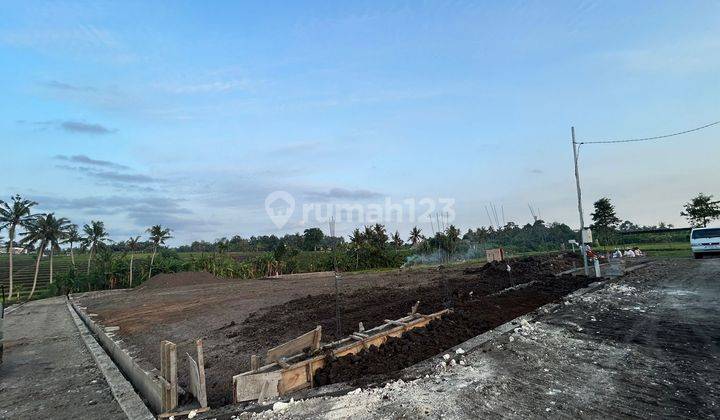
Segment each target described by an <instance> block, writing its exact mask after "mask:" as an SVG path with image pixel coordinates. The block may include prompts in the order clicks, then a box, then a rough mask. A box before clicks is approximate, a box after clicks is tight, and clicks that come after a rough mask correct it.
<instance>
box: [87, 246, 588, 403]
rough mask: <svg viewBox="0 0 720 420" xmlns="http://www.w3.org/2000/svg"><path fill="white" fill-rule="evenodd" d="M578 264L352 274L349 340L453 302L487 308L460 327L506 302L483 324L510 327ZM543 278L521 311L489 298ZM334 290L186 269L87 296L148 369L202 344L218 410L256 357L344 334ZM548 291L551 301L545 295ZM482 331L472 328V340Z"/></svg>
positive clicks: (320, 277)
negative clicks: (167, 353)
mask: <svg viewBox="0 0 720 420" xmlns="http://www.w3.org/2000/svg"><path fill="white" fill-rule="evenodd" d="M577 264H578V261H577V260H576V259H575V257H574V256H572V255H557V256H543V257H529V258H525V259H520V260H516V261H511V262H510V266H511V268H512V269H511V271H510V272H508V271H507V270H506V268H507V266H506V265H505V264H498V263H495V264H488V265H484V266H482V265H476V266H467V267H458V266H455V267H447V268H443V267H440V268H420V269H404V270H392V271H386V272H375V273H349V274H343V276H342V279H341V280H340V284H339V288H340V308H341V326H342V330H341V334H340V335H342V336H344V335H347V334H349V333H351V332H353V331H356V330H357V326H358V322H363V324H364V326H365V327H366V328H372V327H373V326H376V325H379V324H380V323H382V322H383V320H384V319H387V318H391V319H394V318H399V317H402V316H404V315H406V314H407V312H408V311H409V309H410V307H411V306H412V305H413V304H414V303H415V302H416V301H418V300H419V301H420V302H421V303H420V308H419V310H420V312H422V313H430V312H434V311H437V310H440V309H442V308H444V307H450V306H452V307H458V308H464V306H463V305H469V303H468V302H475V303H473V305H480V306H477V308H476V307H474V306H467V309H466V310H462V309H461V310H460V311H458V312H456V315H454V316H453V318H452V320H454V321H453V322H459V320H460V319H461V318H457V317H461V316H463V315H461V314H463V313H466V312H471V311H475V310H476V309H478V310H482V311H483V312H489V313H492V312H493V308H495V306H496V305H498V304H502V305H504V306H503V307H504V308H506V309H504V310H503V311H507V313H505V312H503V313H502V314H499V315H498V316H497V318H496V319H495V318H492V319H484V320H482V322H483V323H487V324H488V325H492V324H493V323H494V322H497V323H501V322H500V320H501V319H505V318H507V316H510V318H513V317H515V316H516V315H512V316H511V314H515V313H516V312H517V313H518V314H521V313H524V312H527V311H528V310H531V309H534V308H535V307H537V306H539V305H541V304H542V303H541V302H544V301H545V300H546V299H554V298H555V297H556V294H557V293H554V292H550V291H548V290H547V289H548V288H549V289H553V288H554V287H555V286H553V285H552V284H551V282H550V279H555V277H554V276H553V273H558V272H561V271H564V270H567V269H569V268H573V267H574V266H576V265H577ZM538 281H539V282H540V284H538V285H537V286H533V287H532V288H528V292H527V293H526V295H533V296H535V294H536V295H537V296H540V298H539V299H536V298H532V299H530V298H528V299H527V300H523V301H522V302H520V303H518V304H517V305H515V304H514V303H513V302H512V299H510V298H509V297H508V298H504V299H510V300H508V301H504V300H503V301H502V302H499V301H494V300H486V299H485V300H484V299H482V297H483V296H488V295H491V294H493V293H496V292H499V291H501V290H503V289H506V288H508V287H511V286H514V285H516V284H521V283H529V282H538ZM533 284H535V283H533ZM572 287H575V286H574V285H573V286H572ZM334 290H335V280H334V276H333V274H332V273H311V274H296V275H286V276H282V277H281V278H276V279H259V280H227V279H217V278H214V277H212V276H209V275H208V274H207V273H179V274H175V275H162V277H161V276H156V277H155V278H153V279H150V280H149V281H148V282H146V283H145V284H144V285H143V286H142V287H138V288H136V289H134V290H128V291H124V292H115V293H93V294H88V295H85V296H80V297H79V299H80V302H81V304H82V305H84V306H87V307H88V311H89V312H92V313H96V314H98V318H99V320H100V322H101V323H102V324H103V325H105V326H112V325H114V326H119V327H120V330H119V331H118V332H117V333H118V334H119V335H120V336H121V337H122V338H123V340H124V341H125V342H126V343H128V344H129V345H130V346H131V350H133V353H134V354H135V355H136V356H138V357H141V358H142V359H143V363H144V364H146V365H147V367H148V368H152V367H157V366H159V343H160V341H161V340H170V341H173V342H175V343H177V344H178V352H179V354H182V352H185V351H188V352H191V351H192V350H191V347H190V346H191V343H192V342H193V341H194V340H195V339H197V338H203V340H204V343H205V363H206V376H207V384H208V398H209V402H210V405H211V406H215V407H217V406H221V405H225V404H228V403H230V402H231V382H232V376H233V375H236V374H238V373H241V372H244V371H246V370H248V369H249V359H250V355H252V354H257V355H260V356H261V357H262V355H264V354H265V352H267V350H268V349H269V348H271V347H274V346H276V345H278V344H280V343H282V342H284V341H287V340H289V339H292V338H294V337H296V336H298V335H300V334H302V333H304V332H307V331H309V330H310V329H313V328H315V326H317V325H321V326H322V327H323V341H325V342H327V341H332V340H334V339H336V338H338V337H337V334H336V323H335V322H336V321H335V313H336V309H335V297H334ZM562 290H565V288H562ZM548 293H549V294H550V295H551V296H550V297H547V298H542V296H545V294H548ZM558 293H563V294H564V293H567V292H562V291H560V292H558ZM526 295H522V296H526ZM510 296H515V295H510ZM544 299H545V300H544ZM458 305H459V306H458ZM477 322H480V321H477ZM503 322H504V321H503ZM476 327H477V325H476ZM433 328H434V327H433ZM476 330H477V328H474V327H467V328H466V330H465V332H464V333H463V334H465V335H467V334H472V333H473V332H474V331H476ZM463 336H464V335H463ZM442 343H444V342H439V343H438V345H444V344H442ZM451 345H452V344H450V345H448V346H447V347H449V346H451ZM441 350H442V349H440V350H438V351H441ZM428 351H430V350H428ZM436 353H437V351H436ZM406 363H409V362H406ZM338 378H339V377H338ZM179 380H180V384H181V385H185V384H186V380H187V378H184V377H182V376H181V377H180V378H179Z"/></svg>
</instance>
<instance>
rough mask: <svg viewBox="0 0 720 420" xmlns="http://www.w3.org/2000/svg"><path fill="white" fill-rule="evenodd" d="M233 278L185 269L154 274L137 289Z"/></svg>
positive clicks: (155, 288)
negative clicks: (178, 271) (180, 271)
mask: <svg viewBox="0 0 720 420" xmlns="http://www.w3.org/2000/svg"><path fill="white" fill-rule="evenodd" d="M230 282H232V280H228V279H222V278H220V277H215V276H213V275H212V274H210V273H208V272H206V271H185V272H182V273H162V274H156V275H154V276H152V278H150V279H149V280H148V281H146V282H145V283H143V284H141V285H140V286H139V287H137V288H136V289H135V290H145V291H147V290H158V289H168V288H175V287H179V286H195V285H203V284H220V283H230Z"/></svg>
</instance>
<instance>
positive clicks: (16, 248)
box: [0, 246, 28, 255]
mask: <svg viewBox="0 0 720 420" xmlns="http://www.w3.org/2000/svg"><path fill="white" fill-rule="evenodd" d="M10 252H12V253H13V255H19V254H27V253H28V250H27V248H21V247H19V246H13V247H11V248H10ZM7 253H8V249H7V247H5V246H3V247H0V254H7Z"/></svg>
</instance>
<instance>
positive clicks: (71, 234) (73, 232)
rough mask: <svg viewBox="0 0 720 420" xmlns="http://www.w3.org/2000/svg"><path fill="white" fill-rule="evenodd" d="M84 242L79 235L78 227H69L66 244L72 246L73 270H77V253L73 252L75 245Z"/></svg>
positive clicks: (71, 259)
mask: <svg viewBox="0 0 720 420" xmlns="http://www.w3.org/2000/svg"><path fill="white" fill-rule="evenodd" d="M82 240H83V238H82V237H81V236H80V233H78V226H77V225H70V226H69V227H68V231H67V234H66V235H65V241H64V242H65V243H68V244H70V261H72V266H73V268H75V253H74V252H73V244H76V243H79V242H80V241H82Z"/></svg>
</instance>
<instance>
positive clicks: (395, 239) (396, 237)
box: [392, 230, 405, 249]
mask: <svg viewBox="0 0 720 420" xmlns="http://www.w3.org/2000/svg"><path fill="white" fill-rule="evenodd" d="M392 243H393V245H395V248H396V249H399V248H400V247H401V246H403V245H405V241H403V240H402V238H401V237H400V232H398V231H397V230H396V231H395V233H393V236H392Z"/></svg>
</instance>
